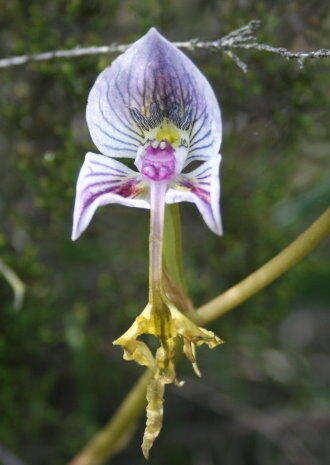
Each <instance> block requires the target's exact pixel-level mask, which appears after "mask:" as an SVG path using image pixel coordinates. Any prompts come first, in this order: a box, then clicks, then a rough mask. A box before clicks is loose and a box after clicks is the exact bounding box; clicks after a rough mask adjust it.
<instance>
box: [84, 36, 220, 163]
mask: <svg viewBox="0 0 330 465" xmlns="http://www.w3.org/2000/svg"><path fill="white" fill-rule="evenodd" d="M86 115H87V123H88V126H89V130H90V133H91V136H92V139H93V141H94V143H95V144H96V146H97V147H98V149H99V150H100V151H101V152H102V153H104V154H106V155H110V156H112V157H132V158H135V156H136V152H137V149H138V147H139V146H140V145H141V144H143V143H144V142H145V141H146V140H147V139H148V138H150V136H151V135H152V136H153V137H157V135H156V134H155V131H157V128H159V127H162V129H161V131H162V134H164V137H163V139H168V140H169V137H167V134H168V133H169V131H171V130H169V129H168V128H169V127H170V126H171V125H173V126H174V127H176V128H178V129H179V134H180V137H181V139H182V141H181V140H179V141H176V143H177V144H178V145H180V143H183V144H185V146H187V147H188V158H187V163H190V161H194V160H203V161H205V160H208V159H209V158H212V157H216V156H218V153H219V149H220V144H221V131H222V127H221V116H220V109H219V105H218V103H217V100H216V97H215V95H214V92H213V90H212V88H211V86H210V84H209V83H208V81H207V79H206V78H205V77H204V75H203V74H202V73H201V72H200V71H199V70H198V68H197V67H196V66H195V65H194V64H193V63H192V61H191V60H190V59H189V58H188V57H187V56H186V55H184V54H183V53H182V52H181V51H180V50H178V49H177V48H176V47H175V46H174V45H172V44H171V43H170V42H169V41H167V40H166V39H165V38H164V37H163V36H161V35H160V34H159V33H158V32H157V30H156V29H155V28H151V29H150V30H149V32H148V33H147V34H146V35H145V36H143V37H142V38H141V39H139V40H138V41H136V42H135V43H134V44H133V45H131V47H130V48H129V49H128V50H127V51H126V52H125V53H123V54H122V55H120V56H119V57H118V58H117V59H115V60H114V61H113V63H112V64H111V66H109V67H108V68H106V69H105V70H104V71H103V72H102V73H101V74H100V75H99V77H98V79H97V80H96V82H95V84H94V86H93V88H92V90H91V92H90V94H89V98H88V105H87V113H86ZM172 132H173V131H172ZM174 139H176V136H174ZM159 140H161V139H159ZM170 142H171V141H170Z"/></svg>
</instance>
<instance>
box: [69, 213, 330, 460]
mask: <svg viewBox="0 0 330 465" xmlns="http://www.w3.org/2000/svg"><path fill="white" fill-rule="evenodd" d="M329 233H330V208H328V209H327V210H326V211H325V212H324V213H323V214H322V215H321V216H320V217H319V218H318V219H317V220H316V221H315V222H314V223H313V224H312V225H311V226H310V227H309V228H308V229H307V230H306V231H305V232H304V233H303V234H301V235H300V236H298V238H297V239H296V240H295V241H293V242H292V243H291V244H290V245H289V246H288V247H286V248H285V249H284V250H283V251H282V252H280V253H279V254H278V255H276V256H275V257H274V258H273V259H272V260H270V261H269V262H268V263H266V265H264V266H262V267H261V268H259V270H257V271H255V272H254V273H252V275H250V276H248V277H247V278H245V279H244V280H243V281H241V282H240V283H239V284H237V285H236V286H234V287H232V288H230V289H229V290H228V291H226V292H224V293H223V294H222V295H220V296H219V297H217V298H215V299H213V300H212V301H211V302H210V303H209V304H205V305H203V307H201V308H200V309H199V310H198V318H199V319H200V320H202V321H204V322H210V321H212V320H214V319H216V318H217V317H218V316H220V315H222V314H223V313H225V312H228V311H229V310H231V309H233V308H235V307H237V305H239V304H240V303H242V302H244V301H245V300H246V299H248V298H249V297H251V296H252V295H253V294H255V293H256V292H258V291H259V290H260V289H262V288H263V287H265V286H266V285H267V284H269V283H270V282H272V281H274V280H275V279H276V278H278V276H280V275H281V274H283V273H284V272H285V271H287V270H288V269H289V268H291V266H293V265H294V264H295V263H297V262H298V261H299V260H301V259H302V258H303V257H304V256H305V255H307V254H308V253H310V252H311V251H312V250H313V249H314V248H315V247H316V246H317V245H318V244H319V243H320V242H321V241H322V240H323V239H324V238H325V237H326V236H327V235H329ZM272 267H273V272H272ZM240 293H242V295H241V296H240ZM149 377H150V372H149V371H146V372H145V374H144V375H143V376H142V377H141V378H140V380H139V381H138V382H137V383H136V384H135V385H134V387H133V388H132V390H131V391H130V393H129V394H128V395H127V397H126V398H125V400H124V401H123V403H122V404H121V406H120V407H119V408H118V410H117V411H116V413H115V415H114V416H113V417H112V419H111V420H110V421H109V422H108V424H107V425H106V426H105V427H104V428H103V429H102V430H101V431H100V432H99V433H97V435H96V436H95V437H94V438H92V439H91V441H90V442H89V443H88V444H87V446H86V447H85V448H84V449H83V450H82V451H81V452H80V453H79V454H78V455H77V456H76V458H74V459H73V460H72V461H71V462H70V463H69V464H68V465H100V464H102V463H104V462H105V461H106V460H107V459H108V458H109V457H111V456H112V455H114V454H115V453H116V452H119V451H120V450H121V447H120V446H121V445H122V442H121V441H122V434H125V433H126V435H127V432H128V431H129V428H130V426H131V425H132V424H133V425H135V423H136V421H137V419H138V418H139V416H140V415H142V413H143V410H144V406H145V396H146V388H147V384H148V381H149Z"/></svg>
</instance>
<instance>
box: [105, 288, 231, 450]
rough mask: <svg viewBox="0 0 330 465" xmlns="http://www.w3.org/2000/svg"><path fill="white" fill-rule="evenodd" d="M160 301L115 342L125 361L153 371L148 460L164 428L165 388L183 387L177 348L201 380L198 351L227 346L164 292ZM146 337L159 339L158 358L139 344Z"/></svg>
mask: <svg viewBox="0 0 330 465" xmlns="http://www.w3.org/2000/svg"><path fill="white" fill-rule="evenodd" d="M157 297H158V298H156V299H155V300H154V302H157V303H154V304H153V305H152V304H150V303H149V304H148V305H147V306H146V307H145V309H144V310H143V311H142V312H141V314H140V315H139V316H138V317H137V318H136V319H135V321H134V323H133V324H132V326H131V327H130V328H129V329H128V330H127V331H126V332H125V333H124V334H123V335H122V336H121V337H120V338H118V339H117V340H116V341H114V344H115V345H120V346H121V347H122V348H123V350H124V359H125V360H134V361H135V362H137V363H138V364H139V365H143V366H147V367H148V368H150V369H151V370H152V371H153V377H152V379H151V381H150V384H149V386H148V392H147V409H146V412H147V422H146V428H145V433H144V437H143V443H142V451H143V454H144V456H145V457H146V458H147V457H148V455H149V450H150V448H151V447H152V444H153V442H154V441H155V439H156V437H157V436H158V434H159V432H160V430H161V427H162V421H163V402H164V390H165V385H166V384H170V383H175V384H177V385H179V386H182V384H183V383H182V382H179V381H178V380H177V377H176V371H175V363H174V357H175V354H176V350H177V348H178V347H179V346H180V344H181V346H182V350H183V353H184V354H185V355H186V357H187V358H188V359H189V361H190V362H191V363H192V366H193V369H194V371H195V373H196V374H197V375H198V376H201V374H200V371H199V368H198V365H197V361H196V355H195V352H196V347H198V346H200V345H202V344H207V345H208V346H209V347H210V348H211V349H212V348H213V347H216V346H217V345H218V344H221V343H222V342H223V341H222V340H221V339H220V338H219V337H217V336H216V335H215V334H214V333H213V332H212V331H208V330H206V329H204V328H201V327H199V326H197V325H196V324H195V323H194V322H193V321H191V320H190V319H189V318H188V317H187V316H185V315H183V314H182V313H181V312H180V311H179V310H178V309H177V308H176V307H175V305H174V304H173V303H171V302H170V301H169V299H168V297H167V296H166V295H165V294H164V293H163V292H162V291H160V294H159V295H158V296H157ZM142 334H151V335H153V336H156V337H157V338H158V340H159V343H160V346H159V348H158V349H157V351H156V353H155V355H153V354H152V352H151V350H150V349H149V347H148V346H147V344H145V343H144V342H142V341H140V340H138V337H139V336H141V335H142Z"/></svg>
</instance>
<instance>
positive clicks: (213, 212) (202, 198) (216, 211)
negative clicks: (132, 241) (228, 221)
mask: <svg viewBox="0 0 330 465" xmlns="http://www.w3.org/2000/svg"><path fill="white" fill-rule="evenodd" d="M220 162H221V155H220V154H218V156H217V157H216V158H211V159H210V160H208V161H206V162H204V163H202V164H201V165H200V166H199V167H198V168H196V169H195V170H193V171H191V172H190V173H182V174H181V175H179V176H178V177H177V179H176V182H175V183H174V184H173V185H172V186H171V187H170V188H169V190H168V191H167V193H166V203H178V202H193V203H194V204H195V205H196V206H197V208H198V210H199V211H200V213H201V215H202V217H203V219H204V221H205V223H206V224H207V226H208V227H209V228H210V229H211V230H212V231H213V232H214V233H216V234H218V235H221V234H222V232H223V231H222V222H221V216H220V207H219V197H220V181H219V166H220Z"/></svg>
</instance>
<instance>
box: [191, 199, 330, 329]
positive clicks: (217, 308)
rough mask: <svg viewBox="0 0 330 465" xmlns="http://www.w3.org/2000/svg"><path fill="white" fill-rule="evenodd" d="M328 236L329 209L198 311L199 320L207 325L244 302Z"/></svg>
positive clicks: (329, 231) (329, 228)
mask: <svg viewBox="0 0 330 465" xmlns="http://www.w3.org/2000/svg"><path fill="white" fill-rule="evenodd" d="M329 233H330V208H328V209H327V210H325V212H324V213H323V214H322V215H321V216H320V217H319V218H318V219H317V220H316V221H315V222H314V223H313V224H312V225H311V226H310V227H309V228H308V229H307V230H306V231H305V232H303V233H302V234H300V236H298V237H297V239H296V240H294V241H293V242H292V243H291V244H290V245H288V246H287V247H286V248H285V249H283V250H282V252H280V253H279V254H277V255H276V256H275V257H274V258H272V259H271V260H269V261H268V262H267V263H266V264H265V265H263V266H262V267H261V268H259V269H258V270H256V271H255V272H254V273H252V274H250V275H249V276H248V277H247V278H245V279H243V281H241V282H240V283H238V284H236V285H235V286H233V287H231V288H230V289H228V290H227V291H225V292H224V293H222V294H220V295H219V296H218V297H216V298H215V299H212V300H211V301H210V302H208V303H207V304H205V305H203V306H202V307H200V308H199V309H198V311H197V314H198V318H199V321H200V322H201V323H208V322H209V321H212V320H215V319H216V318H218V317H219V316H221V315H223V314H224V313H226V312H228V311H229V310H231V309H232V308H234V307H237V306H238V305H239V304H241V303H242V302H244V301H245V300H247V299H248V298H249V297H251V296H252V295H253V294H255V293H256V292H258V291H260V289H262V288H263V287H265V286H267V284H269V283H271V282H272V281H274V280H275V279H276V278H278V277H279V276H280V275H281V274H283V273H284V272H285V271H286V270H288V269H289V268H291V266H293V265H295V264H296V263H297V262H299V261H300V260H301V259H302V258H304V257H305V255H307V254H308V253H309V252H311V251H312V250H313V249H314V248H315V247H316V246H317V244H319V243H320V242H321V241H322V239H324V238H325V237H326V236H327V235H329Z"/></svg>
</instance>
